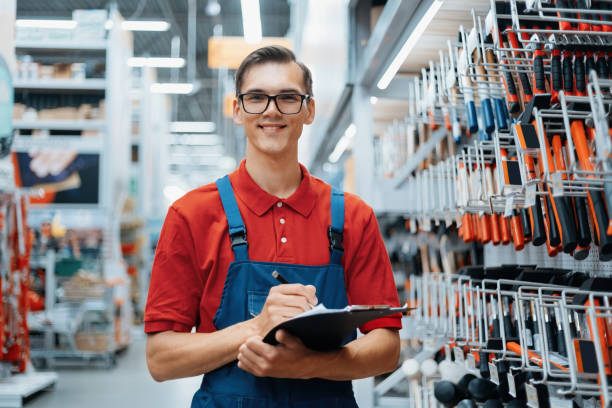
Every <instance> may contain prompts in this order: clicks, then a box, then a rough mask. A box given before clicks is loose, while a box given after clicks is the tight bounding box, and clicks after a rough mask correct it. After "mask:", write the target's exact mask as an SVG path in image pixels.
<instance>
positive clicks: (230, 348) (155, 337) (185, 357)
mask: <svg viewBox="0 0 612 408" xmlns="http://www.w3.org/2000/svg"><path fill="white" fill-rule="evenodd" d="M251 322H252V321H250V320H249V321H246V322H242V323H238V324H235V325H233V326H230V327H228V328H226V329H223V330H219V331H216V332H213V333H177V332H172V331H166V332H161V333H155V334H149V335H148V336H147V365H148V367H149V371H150V373H151V376H152V377H153V378H154V379H155V380H156V381H166V380H172V379H177V378H184V377H192V376H196V375H201V374H204V373H207V372H210V371H212V370H214V369H216V368H219V367H221V366H223V365H225V364H227V363H230V362H232V361H234V360H236V356H237V355H238V348H239V347H240V345H241V344H242V343H244V342H245V340H246V339H247V338H249V337H250V336H252V335H254V334H255V333H256V332H255V328H254V327H253V325H252V323H251Z"/></svg>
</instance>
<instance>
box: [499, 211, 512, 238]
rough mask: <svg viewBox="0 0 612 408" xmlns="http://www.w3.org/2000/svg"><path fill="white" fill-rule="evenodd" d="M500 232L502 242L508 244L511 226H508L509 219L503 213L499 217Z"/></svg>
mask: <svg viewBox="0 0 612 408" xmlns="http://www.w3.org/2000/svg"><path fill="white" fill-rule="evenodd" d="M499 232H500V235H501V243H502V244H503V245H508V244H509V243H510V227H509V226H508V219H507V218H506V217H504V216H503V215H502V216H500V217H499Z"/></svg>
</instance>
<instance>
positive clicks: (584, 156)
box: [571, 120, 612, 260]
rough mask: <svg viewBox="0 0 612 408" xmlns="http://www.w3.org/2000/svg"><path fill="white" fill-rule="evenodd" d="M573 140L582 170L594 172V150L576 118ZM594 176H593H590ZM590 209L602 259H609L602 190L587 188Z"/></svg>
mask: <svg viewBox="0 0 612 408" xmlns="http://www.w3.org/2000/svg"><path fill="white" fill-rule="evenodd" d="M571 132H572V141H573V142H574V147H575V149H576V155H577V156H578V161H579V162H580V166H581V167H582V170H584V171H587V172H593V171H594V170H595V168H594V166H593V164H592V162H591V157H592V152H591V149H590V148H589V145H588V142H587V137H586V132H585V129H584V123H583V122H582V121H580V120H575V121H573V122H572V124H571ZM589 177H591V178H592V177H593V176H589ZM587 200H588V204H589V210H590V212H591V217H592V220H593V224H594V227H595V230H594V231H593V232H594V233H595V238H596V243H597V245H598V246H599V256H600V259H603V260H607V259H609V257H610V256H611V255H612V235H610V234H608V233H607V228H608V223H609V215H608V210H607V208H606V203H605V201H604V198H603V195H602V193H601V191H596V190H587Z"/></svg>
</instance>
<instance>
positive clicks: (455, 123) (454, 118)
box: [450, 106, 461, 144]
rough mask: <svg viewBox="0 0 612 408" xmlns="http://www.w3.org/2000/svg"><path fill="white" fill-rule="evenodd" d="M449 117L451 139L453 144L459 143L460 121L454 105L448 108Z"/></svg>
mask: <svg viewBox="0 0 612 408" xmlns="http://www.w3.org/2000/svg"><path fill="white" fill-rule="evenodd" d="M450 117H451V129H452V132H453V141H454V142H455V144H459V143H461V121H460V120H459V115H458V114H457V108H456V107H455V106H451V108H450Z"/></svg>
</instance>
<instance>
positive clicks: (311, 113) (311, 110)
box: [304, 98, 315, 125]
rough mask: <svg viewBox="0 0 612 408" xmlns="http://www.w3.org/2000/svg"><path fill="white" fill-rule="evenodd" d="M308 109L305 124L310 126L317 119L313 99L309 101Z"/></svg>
mask: <svg viewBox="0 0 612 408" xmlns="http://www.w3.org/2000/svg"><path fill="white" fill-rule="evenodd" d="M306 109H307V110H308V115H307V116H306V120H305V121H304V124H306V125H310V124H311V123H312V122H314V118H315V101H314V99H313V98H310V99H308V104H307V105H306Z"/></svg>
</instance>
